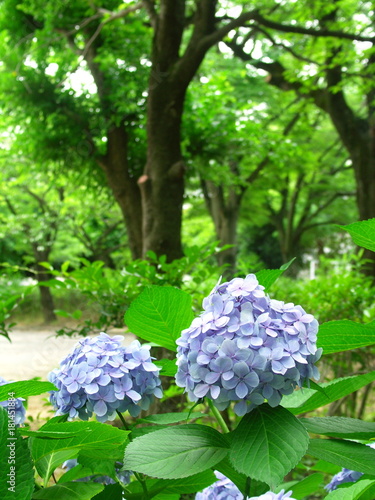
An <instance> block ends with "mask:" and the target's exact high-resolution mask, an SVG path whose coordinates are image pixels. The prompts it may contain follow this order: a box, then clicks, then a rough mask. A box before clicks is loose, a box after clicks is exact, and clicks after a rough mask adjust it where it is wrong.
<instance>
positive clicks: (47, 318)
mask: <svg viewBox="0 0 375 500" xmlns="http://www.w3.org/2000/svg"><path fill="white" fill-rule="evenodd" d="M45 257H46V254H40V253H39V252H38V253H37V254H36V255H35V258H36V259H35V260H36V262H48V255H47V258H45ZM35 270H36V275H35V277H36V279H37V281H38V285H39V287H38V288H39V293H40V304H41V306H42V314H43V319H44V323H46V324H49V323H52V322H53V321H56V319H57V318H56V314H55V312H54V310H55V303H54V300H53V295H52V293H51V289H50V288H49V287H48V286H43V281H48V280H50V279H51V275H50V274H48V273H47V272H46V269H45V268H44V267H43V266H40V265H39V264H36V265H35Z"/></svg>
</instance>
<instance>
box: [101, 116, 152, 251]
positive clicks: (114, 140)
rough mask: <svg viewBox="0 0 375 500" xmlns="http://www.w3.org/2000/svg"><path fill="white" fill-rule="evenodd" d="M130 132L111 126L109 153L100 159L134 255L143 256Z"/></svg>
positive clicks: (139, 208) (120, 127) (121, 126)
mask: <svg viewBox="0 0 375 500" xmlns="http://www.w3.org/2000/svg"><path fill="white" fill-rule="evenodd" d="M127 145H128V136H127V133H126V130H125V127H124V126H123V125H119V126H114V127H112V128H111V129H110V130H109V131H108V133H107V153H106V155H105V156H104V157H101V158H100V159H99V165H100V166H101V168H102V169H103V171H104V173H105V176H106V179H107V182H108V185H109V187H110V188H111V190H112V192H113V195H114V197H115V199H116V201H117V203H118V205H119V206H120V209H121V212H122V215H123V218H124V221H125V225H126V229H127V232H128V242H129V248H130V252H131V255H132V258H133V259H140V258H141V257H142V206H141V194H140V191H139V188H138V185H137V180H136V178H135V177H132V176H131V174H130V169H129V165H128V156H127V155H128V147H127Z"/></svg>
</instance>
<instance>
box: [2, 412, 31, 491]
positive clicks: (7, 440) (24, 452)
mask: <svg viewBox="0 0 375 500" xmlns="http://www.w3.org/2000/svg"><path fill="white" fill-rule="evenodd" d="M0 471H1V474H0V497H1V498H2V500H30V498H31V496H32V492H33V490H34V469H33V464H32V461H31V456H30V451H29V448H28V446H27V440H25V439H22V437H21V436H20V435H19V434H18V431H17V429H16V428H15V427H14V426H13V424H12V422H11V421H10V420H9V419H8V412H7V411H6V410H5V409H4V408H3V407H1V406H0ZM8 474H9V475H8ZM7 481H14V484H13V483H12V482H10V483H8V482H7Z"/></svg>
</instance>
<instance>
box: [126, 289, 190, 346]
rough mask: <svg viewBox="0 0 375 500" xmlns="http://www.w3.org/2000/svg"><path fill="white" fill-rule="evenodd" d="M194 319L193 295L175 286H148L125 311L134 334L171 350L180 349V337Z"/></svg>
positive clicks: (129, 326) (128, 324)
mask: <svg viewBox="0 0 375 500" xmlns="http://www.w3.org/2000/svg"><path fill="white" fill-rule="evenodd" d="M192 320H193V312H192V310H191V297H190V295H189V294H187V293H186V292H183V291H182V290H179V289H178V288H173V287H171V286H166V287H162V286H151V287H149V288H146V289H145V290H144V291H143V292H142V293H141V294H140V295H139V296H138V297H137V298H136V299H135V300H134V301H133V302H132V304H131V305H130V307H129V309H128V310H127V312H126V314H125V323H126V325H127V326H128V328H129V330H130V331H131V332H132V333H134V334H135V335H137V336H138V337H140V338H142V339H144V340H148V341H150V342H155V343H156V344H158V345H160V346H162V347H165V348H167V349H170V350H171V351H175V350H176V349H177V346H176V340H177V339H178V338H179V336H180V334H181V331H182V330H184V329H185V328H188V327H189V326H190V324H191V322H192Z"/></svg>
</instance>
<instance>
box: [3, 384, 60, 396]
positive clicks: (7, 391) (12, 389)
mask: <svg viewBox="0 0 375 500" xmlns="http://www.w3.org/2000/svg"><path fill="white" fill-rule="evenodd" d="M56 390H57V389H56V387H55V386H54V385H53V384H52V383H51V382H43V381H40V380H21V381H20V382H10V383H9V384H5V385H2V386H0V401H6V400H7V399H8V397H9V395H12V394H11V393H14V394H13V396H14V397H15V398H27V397H28V396H38V395H39V394H43V393H44V392H48V391H56Z"/></svg>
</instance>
